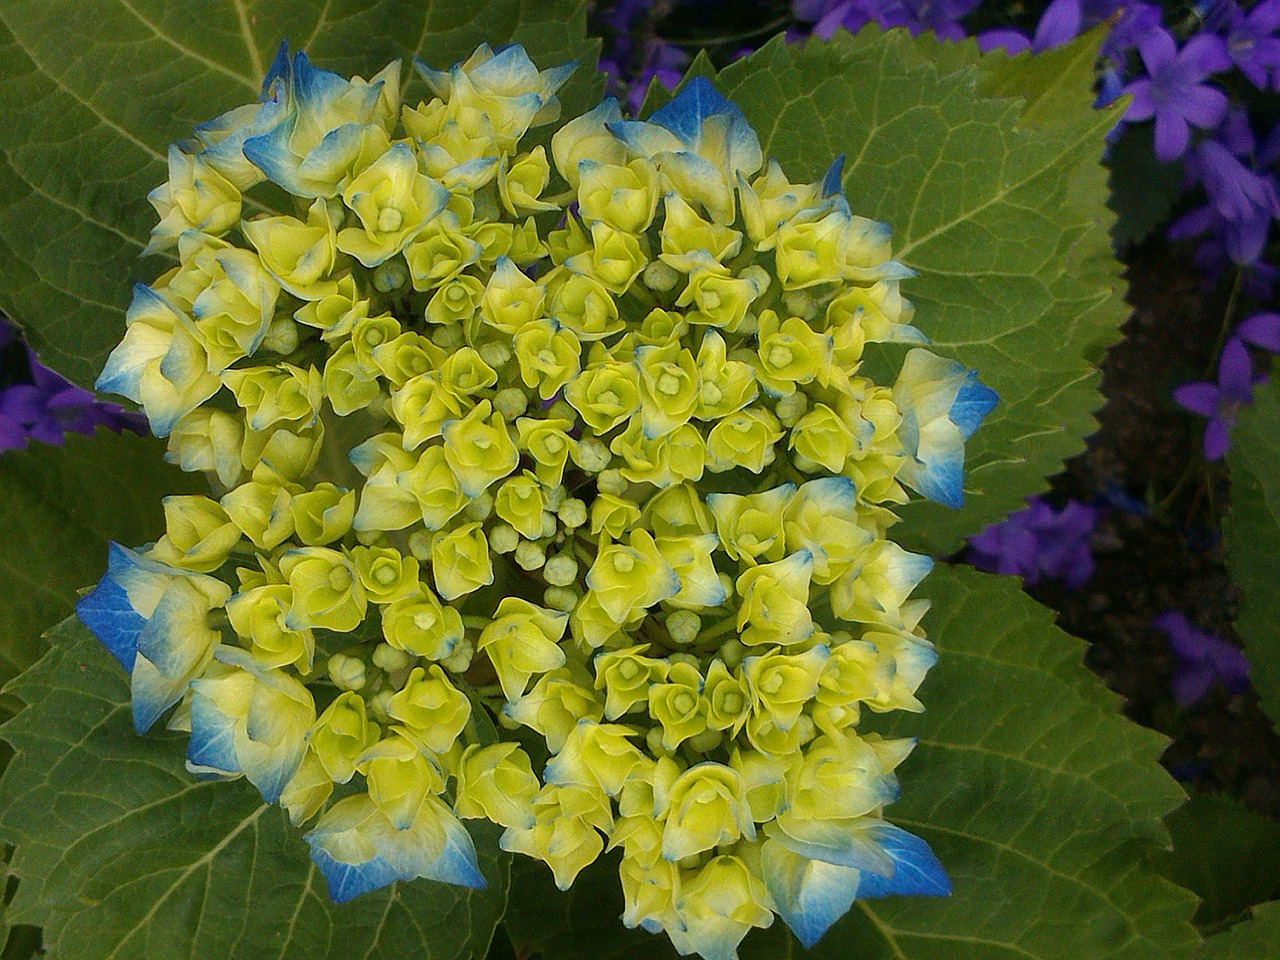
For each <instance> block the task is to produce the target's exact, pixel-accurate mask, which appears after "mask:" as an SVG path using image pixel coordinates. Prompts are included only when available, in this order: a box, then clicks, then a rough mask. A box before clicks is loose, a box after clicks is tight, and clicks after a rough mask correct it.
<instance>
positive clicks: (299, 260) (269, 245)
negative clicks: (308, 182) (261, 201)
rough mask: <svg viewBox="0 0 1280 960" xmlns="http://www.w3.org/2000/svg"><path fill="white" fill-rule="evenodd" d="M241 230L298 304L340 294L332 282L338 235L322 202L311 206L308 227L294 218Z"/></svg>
mask: <svg viewBox="0 0 1280 960" xmlns="http://www.w3.org/2000/svg"><path fill="white" fill-rule="evenodd" d="M241 229H242V230H243V231H244V235H245V238H246V239H247V240H248V241H249V242H250V243H252V244H253V246H254V248H255V249H256V250H257V251H258V256H260V257H261V258H262V264H263V266H265V267H266V268H267V270H268V271H269V272H270V273H271V276H273V277H274V278H275V280H276V282H277V283H279V284H280V286H282V287H284V288H285V289H286V290H288V291H289V292H290V293H291V294H293V295H294V296H295V297H297V298H298V299H299V300H321V299H323V298H325V297H330V296H333V295H335V294H337V293H338V292H339V291H338V284H337V283H336V282H335V281H333V280H331V279H329V275H330V274H331V273H332V272H333V267H334V263H335V261H336V259H337V255H338V248H337V244H336V240H337V234H336V233H335V232H334V227H333V221H332V219H331V217H330V212H329V205H328V204H327V203H325V201H324V200H323V199H317V200H315V201H314V202H313V203H312V204H311V207H310V209H308V211H307V220H306V222H305V223H304V222H303V221H301V220H298V219H296V218H294V217H262V218H259V219H256V220H246V221H244V222H243V223H242V224H241Z"/></svg>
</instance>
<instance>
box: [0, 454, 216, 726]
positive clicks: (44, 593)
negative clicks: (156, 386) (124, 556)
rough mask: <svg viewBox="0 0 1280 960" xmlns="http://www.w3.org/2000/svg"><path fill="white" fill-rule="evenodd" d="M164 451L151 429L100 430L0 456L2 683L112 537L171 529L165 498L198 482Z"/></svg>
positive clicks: (144, 538)
mask: <svg viewBox="0 0 1280 960" xmlns="http://www.w3.org/2000/svg"><path fill="white" fill-rule="evenodd" d="M163 452H164V444H163V443H161V442H159V441H157V440H154V439H152V438H150V437H147V438H142V437H135V436H132V435H123V436H119V435H116V434H114V433H111V432H109V431H107V430H99V431H98V433H97V434H96V435H95V436H92V437H85V436H80V435H77V434H73V435H70V436H68V437H67V441H66V445H65V446H63V447H50V446H46V445H44V444H38V445H33V446H32V447H31V448H30V449H28V450H25V451H14V452H12V453H7V454H5V455H4V456H3V457H0V527H3V529H4V530H5V531H6V541H5V551H4V554H3V555H0V596H3V597H4V604H3V605H2V606H0V685H2V684H4V683H6V682H8V681H9V680H11V679H12V678H13V677H15V676H17V675H18V674H19V673H20V672H21V671H22V670H24V669H26V668H27V667H29V666H30V665H31V664H33V663H34V662H35V661H36V660H37V659H38V658H39V656H40V655H41V654H42V653H43V652H44V649H45V647H44V643H43V642H42V641H41V640H40V635H41V634H42V633H44V631H45V630H46V629H48V628H49V627H51V626H53V625H54V624H55V623H57V622H58V621H59V620H62V619H63V618H64V617H66V616H67V615H68V614H70V613H71V605H72V604H73V603H74V602H75V599H76V591H77V590H79V589H80V588H81V587H84V586H86V585H88V584H90V583H93V582H94V581H95V580H97V579H98V577H100V576H101V575H102V571H103V569H104V568H105V567H106V562H107V541H108V540H116V541H119V542H122V543H127V544H131V545H133V544H141V543H146V542H148V541H151V540H154V539H155V538H156V537H157V536H159V535H160V534H161V533H163V532H164V516H163V514H162V513H161V509H160V499H161V498H162V497H164V496H166V495H167V494H171V493H190V492H194V491H195V490H196V489H197V488H198V486H200V481H199V480H198V478H195V477H192V476H190V475H188V474H184V473H182V472H181V471H180V470H178V469H177V468H176V467H169V466H166V465H165V464H164V463H163V462H162V461H161V459H160V457H161V454H162V453H163ZM0 709H2V710H4V712H5V713H6V714H7V713H11V712H12V711H13V703H12V702H11V701H10V700H9V698H7V697H6V698H4V699H2V700H0Z"/></svg>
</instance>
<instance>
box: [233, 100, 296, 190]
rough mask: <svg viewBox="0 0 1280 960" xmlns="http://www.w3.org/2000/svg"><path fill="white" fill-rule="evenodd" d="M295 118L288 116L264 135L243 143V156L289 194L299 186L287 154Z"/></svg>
mask: <svg viewBox="0 0 1280 960" xmlns="http://www.w3.org/2000/svg"><path fill="white" fill-rule="evenodd" d="M296 122H297V117H296V116H288V117H285V118H284V119H283V120H281V121H280V122H279V123H278V124H276V125H275V126H274V127H272V128H271V129H270V130H268V131H267V132H266V133H261V134H258V136H256V137H248V138H246V139H245V141H244V148H243V149H244V155H245V156H246V157H247V158H248V160H249V162H250V163H252V164H253V165H254V166H255V167H257V168H258V169H259V170H261V171H262V172H263V174H265V175H266V178H267V179H268V180H270V181H271V182H272V183H274V184H277V185H279V186H281V187H284V189H286V190H288V191H289V192H291V193H294V192H296V191H294V189H293V188H294V187H295V186H299V184H298V176H297V169H296V164H297V161H296V160H295V159H294V157H293V154H291V153H290V152H289V137H290V136H291V135H292V134H293V127H294V124H295V123H296Z"/></svg>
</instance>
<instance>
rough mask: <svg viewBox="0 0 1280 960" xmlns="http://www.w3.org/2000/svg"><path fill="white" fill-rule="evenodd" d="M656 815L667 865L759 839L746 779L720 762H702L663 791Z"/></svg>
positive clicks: (658, 800)
mask: <svg viewBox="0 0 1280 960" xmlns="http://www.w3.org/2000/svg"><path fill="white" fill-rule="evenodd" d="M654 810H655V815H656V817H657V818H658V819H659V820H661V821H662V822H663V830H662V855H663V857H664V858H666V859H667V860H683V859H684V858H685V857H690V856H693V855H694V854H695V853H702V852H703V851H705V850H710V849H712V848H713V847H717V846H726V847H727V846H729V845H730V844H733V843H736V842H737V841H738V839H739V838H744V839H747V840H754V839H755V836H756V826H755V823H754V821H752V819H751V808H750V806H748V804H747V794H746V789H745V785H744V784H743V782H742V776H741V775H740V774H739V773H738V772H737V771H736V770H734V769H733V768H732V767H727V766H725V765H724V764H721V763H699V764H695V765H694V766H692V767H690V768H689V769H688V770H686V771H684V772H683V773H682V774H680V776H678V777H677V778H676V780H675V782H674V783H672V784H671V785H670V786H669V787H667V788H666V789H664V790H662V791H661V792H660V794H659V796H658V797H657V798H656V801H655V803H654Z"/></svg>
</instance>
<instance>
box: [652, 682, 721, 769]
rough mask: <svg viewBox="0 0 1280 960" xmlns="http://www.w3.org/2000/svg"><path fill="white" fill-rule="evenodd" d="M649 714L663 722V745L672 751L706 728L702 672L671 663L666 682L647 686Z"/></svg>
mask: <svg viewBox="0 0 1280 960" xmlns="http://www.w3.org/2000/svg"><path fill="white" fill-rule="evenodd" d="M649 716H651V717H653V719H654V720H657V721H658V723H659V724H661V725H662V746H663V748H664V749H665V750H667V751H673V750H675V749H676V748H677V747H679V746H680V744H682V743H684V741H686V740H688V739H689V738H690V737H692V736H696V735H697V734H699V733H702V732H703V731H704V730H706V729H707V702H706V700H705V699H703V697H702V675H701V674H700V673H699V672H698V668H697V667H695V666H692V665H690V664H688V663H673V664H672V665H671V668H670V670H669V671H668V673H667V682H666V683H657V684H654V685H653V686H652V687H650V689H649Z"/></svg>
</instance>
